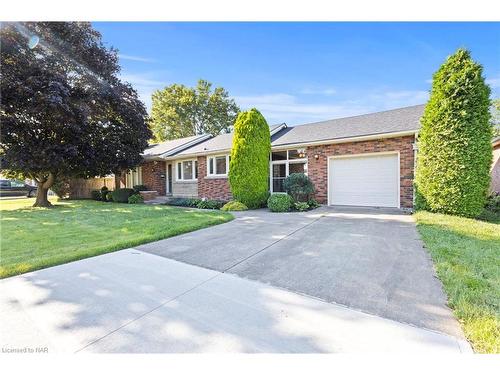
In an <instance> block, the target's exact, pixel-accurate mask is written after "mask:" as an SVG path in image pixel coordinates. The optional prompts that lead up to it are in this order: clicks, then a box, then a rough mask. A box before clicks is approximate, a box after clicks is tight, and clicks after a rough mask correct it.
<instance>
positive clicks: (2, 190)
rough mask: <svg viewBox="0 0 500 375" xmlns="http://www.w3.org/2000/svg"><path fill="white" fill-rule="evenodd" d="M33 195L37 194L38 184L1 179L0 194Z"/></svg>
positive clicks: (12, 195)
mask: <svg viewBox="0 0 500 375" xmlns="http://www.w3.org/2000/svg"><path fill="white" fill-rule="evenodd" d="M22 195H25V196H27V197H33V196H35V195H36V186H31V185H28V184H25V183H24V182H22V181H19V180H0V196H3V197H5V196H11V197H14V196H22Z"/></svg>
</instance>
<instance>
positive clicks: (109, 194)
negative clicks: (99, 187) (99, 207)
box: [103, 191, 113, 202]
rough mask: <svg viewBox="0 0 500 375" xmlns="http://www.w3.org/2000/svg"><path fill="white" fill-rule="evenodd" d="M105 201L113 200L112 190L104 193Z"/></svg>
mask: <svg viewBox="0 0 500 375" xmlns="http://www.w3.org/2000/svg"><path fill="white" fill-rule="evenodd" d="M103 200H104V199H103ZM106 202H113V192H112V191H108V193H107V194H106Z"/></svg>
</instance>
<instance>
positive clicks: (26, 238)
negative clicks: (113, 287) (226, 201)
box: [0, 198, 233, 278]
mask: <svg viewBox="0 0 500 375" xmlns="http://www.w3.org/2000/svg"><path fill="white" fill-rule="evenodd" d="M33 202H34V198H32V199H29V198H27V199H9V200H0V224H1V226H0V229H1V232H0V278H4V277H8V276H13V275H16V274H20V273H24V272H29V271H33V270H37V269H40V268H45V267H50V266H54V265H57V264H62V263H67V262H71V261H74V260H78V259H83V258H87V257H91V256H95V255H99V254H103V253H107V252H111V251H115V250H119V249H124V248H127V247H132V246H136V245H139V244H143V243H147V242H151V241H156V240H160V239H163V238H167V237H171V236H175V235H178V234H181V233H186V232H190V231H193V230H197V229H200V228H205V227H208V226H210V225H215V224H220V223H224V222H227V221H229V220H232V218H233V216H232V215H231V214H228V213H225V212H221V211H198V210H191V209H186V208H174V207H170V206H164V205H154V206H153V205H143V204H137V205H132V204H119V203H104V202H96V201H90V200H76V201H57V200H54V201H53V203H54V207H53V208H32V207H31V205H32V204H33Z"/></svg>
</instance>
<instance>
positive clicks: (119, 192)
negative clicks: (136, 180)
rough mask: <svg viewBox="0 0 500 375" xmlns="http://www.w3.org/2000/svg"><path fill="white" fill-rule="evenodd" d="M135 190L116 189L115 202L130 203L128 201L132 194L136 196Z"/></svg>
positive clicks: (114, 192)
mask: <svg viewBox="0 0 500 375" xmlns="http://www.w3.org/2000/svg"><path fill="white" fill-rule="evenodd" d="M134 193H135V192H134V189H128V188H124V189H116V190H115V191H113V194H112V197H113V202H118V203H128V199H129V198H130V196H131V195H132V194H134Z"/></svg>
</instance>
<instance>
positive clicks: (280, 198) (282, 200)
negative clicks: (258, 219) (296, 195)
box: [267, 194, 293, 212]
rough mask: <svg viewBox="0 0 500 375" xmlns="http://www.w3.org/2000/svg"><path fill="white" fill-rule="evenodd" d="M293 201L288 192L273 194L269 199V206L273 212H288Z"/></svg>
mask: <svg viewBox="0 0 500 375" xmlns="http://www.w3.org/2000/svg"><path fill="white" fill-rule="evenodd" d="M292 203H293V199H292V197H291V196H289V195H288V194H271V196H270V197H269V199H268V200H267V207H268V208H269V209H270V210H271V211H272V212H288V211H290V208H291V207H292Z"/></svg>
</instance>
